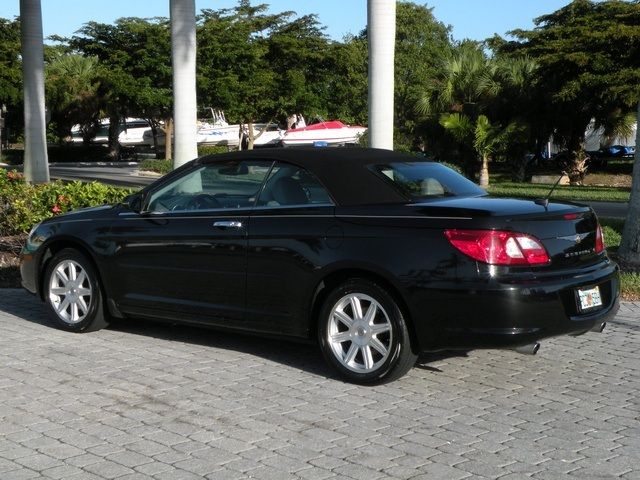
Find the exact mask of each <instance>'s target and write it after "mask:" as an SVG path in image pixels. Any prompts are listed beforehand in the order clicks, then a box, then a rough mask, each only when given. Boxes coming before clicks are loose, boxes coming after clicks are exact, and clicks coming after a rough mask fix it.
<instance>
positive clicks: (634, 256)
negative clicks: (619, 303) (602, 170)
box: [618, 102, 640, 272]
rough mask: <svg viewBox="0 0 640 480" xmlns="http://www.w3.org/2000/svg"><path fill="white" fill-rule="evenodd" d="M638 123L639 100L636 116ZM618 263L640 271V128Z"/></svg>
mask: <svg viewBox="0 0 640 480" xmlns="http://www.w3.org/2000/svg"><path fill="white" fill-rule="evenodd" d="M636 119H637V121H638V123H640V102H638V113H637V117H636ZM618 258H619V260H620V264H621V265H623V266H624V267H625V268H626V269H629V270H635V271H636V272H640V129H637V130H636V153H635V155H634V159H633V175H632V181H631V197H630V198H629V208H628V209H627V219H626V220H625V222H624V229H623V231H622V240H621V242H620V248H619V249H618Z"/></svg>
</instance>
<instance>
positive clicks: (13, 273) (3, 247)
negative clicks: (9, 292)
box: [0, 236, 25, 288]
mask: <svg viewBox="0 0 640 480" xmlns="http://www.w3.org/2000/svg"><path fill="white" fill-rule="evenodd" d="M24 241H25V237H24V236H14V237H0V288H20V250H21V249H22V245H23V244H24Z"/></svg>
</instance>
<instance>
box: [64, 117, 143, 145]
mask: <svg viewBox="0 0 640 480" xmlns="http://www.w3.org/2000/svg"><path fill="white" fill-rule="evenodd" d="M109 124H110V122H109V119H108V118H103V119H101V120H100V126H99V127H98V130H97V131H96V135H95V137H93V139H92V140H91V143H97V144H105V145H106V144H107V143H109ZM118 129H119V130H120V133H119V134H118V142H119V143H120V145H122V146H140V145H145V143H146V142H145V136H147V135H151V127H150V126H149V122H147V121H146V120H145V119H144V118H125V119H124V121H123V122H122V125H120V126H119V128H118ZM70 140H71V143H74V144H81V143H82V132H81V130H80V125H74V126H73V127H72V128H71V139H70Z"/></svg>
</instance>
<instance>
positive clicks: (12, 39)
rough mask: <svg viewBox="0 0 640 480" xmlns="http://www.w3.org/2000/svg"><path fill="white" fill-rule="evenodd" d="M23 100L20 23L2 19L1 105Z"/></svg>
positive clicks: (0, 53)
mask: <svg viewBox="0 0 640 480" xmlns="http://www.w3.org/2000/svg"><path fill="white" fill-rule="evenodd" d="M21 98H22V67H21V62H20V21H19V20H14V21H11V20H7V19H4V18H0V104H2V103H5V104H11V105H15V104H17V103H18V102H19V101H20V99H21Z"/></svg>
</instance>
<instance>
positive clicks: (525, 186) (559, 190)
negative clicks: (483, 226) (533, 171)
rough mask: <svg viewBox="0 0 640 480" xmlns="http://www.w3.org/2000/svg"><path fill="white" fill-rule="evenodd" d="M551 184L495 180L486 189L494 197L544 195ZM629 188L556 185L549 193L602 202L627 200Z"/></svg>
mask: <svg viewBox="0 0 640 480" xmlns="http://www.w3.org/2000/svg"><path fill="white" fill-rule="evenodd" d="M552 186H553V185H552V184H551V185H547V184H532V183H516V182H507V181H496V182H494V183H493V184H490V185H489V188H488V189H487V191H488V192H489V193H490V194H491V195H493V196H496V197H525V198H540V197H546V196H547V194H548V193H549V190H551V187H552ZM630 193H631V189H630V188H627V187H600V186H590V185H583V186H579V187H572V186H565V185H562V186H561V185H558V186H557V187H556V189H555V190H554V191H553V194H552V195H551V198H552V199H557V200H594V201H602V202H628V201H629V194H630Z"/></svg>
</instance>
